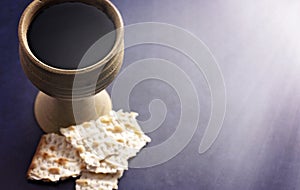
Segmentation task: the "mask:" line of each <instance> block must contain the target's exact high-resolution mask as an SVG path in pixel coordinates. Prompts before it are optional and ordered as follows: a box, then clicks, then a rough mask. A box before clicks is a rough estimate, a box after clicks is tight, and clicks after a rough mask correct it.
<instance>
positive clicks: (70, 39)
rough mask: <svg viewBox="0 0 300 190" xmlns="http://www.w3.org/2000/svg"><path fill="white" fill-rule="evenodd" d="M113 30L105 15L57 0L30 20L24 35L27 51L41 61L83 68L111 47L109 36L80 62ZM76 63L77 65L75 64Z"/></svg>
mask: <svg viewBox="0 0 300 190" xmlns="http://www.w3.org/2000/svg"><path fill="white" fill-rule="evenodd" d="M114 29H115V27H114V24H113V22H112V21H111V20H110V19H109V18H108V16H107V15H106V14H105V13H104V12H102V11H101V10H99V9H97V8H96V7H93V6H90V5H87V4H84V3H77V2H76V3H71V2H70V3H61V4H57V5H53V6H51V7H49V8H46V9H44V10H43V11H41V12H40V13H38V15H37V16H36V17H35V18H34V20H33V22H32V23H31V25H30V27H29V30H28V33H27V38H28V43H29V47H30V49H31V51H32V52H33V54H34V55H35V56H36V57H37V58H38V59H39V60H41V61H42V62H44V63H45V64H47V65H50V66H52V67H56V68H61V69H77V68H84V67H88V66H90V65H93V64H95V63H96V62H98V61H99V60H101V59H103V58H104V57H105V56H106V55H107V54H108V53H109V51H110V50H111V49H112V47H113V45H114V42H115V35H114V37H111V36H112V35H109V36H110V38H108V39H106V40H105V42H104V44H101V46H99V45H98V46H97V48H98V49H97V53H96V55H93V57H91V58H85V59H84V60H88V61H86V62H81V60H82V58H83V56H84V55H85V53H86V52H87V50H88V49H89V48H90V47H91V46H92V45H93V44H94V43H95V42H96V41H97V40H99V39H100V38H101V37H103V36H104V35H105V34H107V33H109V32H111V31H113V30H114ZM79 63H80V66H79Z"/></svg>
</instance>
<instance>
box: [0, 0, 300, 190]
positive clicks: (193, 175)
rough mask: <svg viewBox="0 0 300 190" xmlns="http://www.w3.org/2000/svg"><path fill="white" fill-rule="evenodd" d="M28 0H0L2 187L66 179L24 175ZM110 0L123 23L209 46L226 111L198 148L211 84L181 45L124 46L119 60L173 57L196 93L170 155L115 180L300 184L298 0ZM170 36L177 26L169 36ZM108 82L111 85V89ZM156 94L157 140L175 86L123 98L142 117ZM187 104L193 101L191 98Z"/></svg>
mask: <svg viewBox="0 0 300 190" xmlns="http://www.w3.org/2000/svg"><path fill="white" fill-rule="evenodd" d="M29 2H30V1H29V0H1V2H0V9H1V11H0V39H1V40H0V52H1V56H0V64H1V66H0V89H1V102H0V179H1V189H5V190H15V189H20V190H21V189H32V190H35V189H48V190H50V189H53V190H54V189H64V190H67V189H73V188H74V181H73V180H68V181H67V182H64V183H59V184H52V185H49V184H43V183H33V182H28V181H27V180H26V179H25V173H26V170H27V167H28V165H29V163H30V161H31V158H32V155H33V153H34V151H35V148H36V146H37V143H38V141H39V138H40V135H41V134H42V131H41V130H40V129H39V128H38V126H37V124H36V122H35V119H34V116H33V102H34V98H35V95H36V93H37V89H36V88H35V87H34V86H33V85H32V84H31V83H30V81H29V80H27V78H26V77H25V75H24V74H23V72H22V69H21V66H20V63H19V58H18V49H17V48H18V39H17V24H18V20H19V17H20V15H21V13H22V11H23V10H24V8H25V7H26V6H27V5H28V3H29ZM113 3H115V5H116V6H117V7H118V8H119V9H120V12H121V14H122V15H123V18H124V22H125V24H133V23H137V22H145V21H157V22H166V23H170V24H174V25H177V26H179V27H182V28H185V29H187V30H189V31H190V32H191V33H193V34H195V35H196V36H197V37H199V38H200V39H201V40H203V41H204V42H205V43H206V44H207V46H208V47H209V48H210V49H211V51H212V53H213V54H214V55H215V57H216V59H217V61H218V63H219V65H220V67H221V70H222V72H223V75H224V79H225V83H226V88H227V98H228V104H227V113H226V118H225V121H224V125H223V129H222V131H221V133H220V136H219V138H218V139H217V141H216V142H215V144H214V145H213V146H212V147H211V149H210V150H209V151H208V152H206V153H205V154H203V155H199V154H198V153H197V151H198V146H199V143H200V140H201V137H202V135H203V131H204V129H205V126H206V125H207V122H208V120H209V113H210V109H211V108H210V104H209V101H210V96H209V89H208V86H207V84H206V82H205V79H204V77H203V75H202V74H201V73H198V72H196V69H195V68H194V66H193V64H192V63H191V62H190V61H189V60H188V59H187V58H185V57H184V56H182V55H180V53H178V52H176V51H174V50H172V49H169V48H166V47H160V46H155V45H144V46H138V47H132V48H129V49H127V50H126V52H125V53H126V55H125V60H124V65H123V68H125V67H126V66H127V65H128V64H130V63H132V62H134V61H136V60H139V59H142V58H150V57H158V58H164V59H167V60H170V61H172V62H174V63H176V64H177V65H178V66H179V67H180V68H182V69H183V70H184V71H185V72H187V73H189V75H190V77H191V78H192V80H193V83H194V85H195V86H197V91H198V94H199V98H200V106H201V115H200V123H199V126H198V130H197V132H196V134H195V135H194V137H193V139H192V140H191V142H190V144H189V145H188V146H187V147H186V148H185V149H184V151H182V152H181V153H180V154H179V155H177V156H176V157H175V158H173V159H171V160H170V161H168V162H166V163H164V164H161V165H159V166H155V167H152V168H146V169H130V170H129V171H127V172H126V173H125V176H124V177H123V178H122V179H121V182H120V189H130V190H140V189H149V190H150V189H151V190H154V189H172V190H182V189H188V190H198V189H203V190H233V189H240V190H248V189H249V190H269V189H273V190H296V189H300V148H299V147H300V130H299V127H298V126H299V123H300V117H299V114H300V109H299V108H300V106H299V104H300V63H299V61H300V52H299V50H300V37H299V36H300V35H299V34H300V2H299V1H296V0H286V1H280V0H254V1H250V0H248V1H238V0H210V1H208V0H198V1H197V0H193V1H179V0H164V1H161V0H151V1H147V0H134V1H117V0H114V1H113ZM174 37H175V36H174ZM110 90H111V87H109V88H108V91H110ZM154 98H160V99H162V100H163V101H164V102H165V104H166V106H167V108H168V114H167V118H166V120H165V121H164V122H163V124H162V126H161V127H160V128H159V129H158V130H156V131H154V132H153V133H151V134H149V135H150V136H151V137H152V139H153V142H152V143H151V144H150V145H149V146H152V145H155V144H159V143H161V142H163V141H164V140H165V139H167V138H168V137H169V136H170V135H171V134H172V132H174V130H175V127H176V124H177V122H178V118H179V116H180V115H179V114H180V102H179V98H178V96H177V95H176V93H175V91H174V89H172V88H171V87H170V86H169V85H167V84H165V83H162V82H161V81H157V80H147V81H143V82H141V83H140V84H139V85H137V86H136V88H135V89H134V91H133V92H132V96H131V100H130V105H131V108H132V109H133V110H135V111H138V112H140V113H141V117H140V119H141V120H144V119H147V118H148V117H149V112H148V104H149V102H150V101H151V100H152V99H154ZM191 104H193V102H191Z"/></svg>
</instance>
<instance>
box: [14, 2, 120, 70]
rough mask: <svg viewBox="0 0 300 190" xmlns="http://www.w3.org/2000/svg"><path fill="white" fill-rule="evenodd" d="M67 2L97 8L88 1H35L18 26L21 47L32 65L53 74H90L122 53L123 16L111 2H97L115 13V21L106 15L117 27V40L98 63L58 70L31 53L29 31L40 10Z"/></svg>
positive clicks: (29, 6)
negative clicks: (119, 52) (28, 38)
mask: <svg viewBox="0 0 300 190" xmlns="http://www.w3.org/2000/svg"><path fill="white" fill-rule="evenodd" d="M65 2H81V3H85V4H88V5H91V6H95V5H94V4H95V3H93V2H88V1H87V0H63V1H58V2H57V3H56V0H33V2H31V3H30V4H29V5H28V6H27V8H26V9H25V10H24V12H23V14H22V16H21V19H20V22H19V26H18V37H19V46H20V47H21V48H23V49H24V50H25V52H24V53H26V54H27V56H28V58H29V59H30V61H31V62H32V63H34V64H35V65H37V66H39V67H41V68H42V69H45V70H47V71H49V72H52V73H57V74H66V75H74V74H82V73H87V72H90V71H92V70H94V69H97V68H99V67H101V66H103V65H104V64H106V63H107V62H108V61H109V60H110V59H111V58H112V57H113V56H115V54H116V53H118V51H120V50H119V48H120V44H121V43H123V37H124V23H123V19H122V16H121V14H120V12H119V11H118V9H117V8H116V7H115V5H113V4H112V3H111V2H110V1H109V0H96V2H101V3H104V4H105V5H106V6H108V7H109V8H110V11H113V14H115V15H116V16H115V17H114V19H112V18H111V15H108V14H107V13H105V14H107V15H108V16H109V17H110V19H111V20H112V22H113V23H114V25H115V31H116V39H115V43H114V45H113V47H112V49H111V50H110V51H109V53H108V54H107V55H106V56H105V57H104V58H103V59H101V60H100V61H98V62H97V63H95V64H93V65H90V66H88V67H83V68H79V69H62V68H57V67H52V66H50V65H47V64H46V63H44V62H43V61H41V60H39V59H38V58H37V57H36V56H35V55H34V54H33V52H32V51H31V49H30V47H29V44H28V40H27V31H28V28H29V26H30V24H31V22H32V20H33V19H34V17H35V16H36V14H38V12H39V11H40V10H42V9H44V8H46V7H47V5H51V4H53V5H55V4H61V3H65ZM95 7H96V6H95Z"/></svg>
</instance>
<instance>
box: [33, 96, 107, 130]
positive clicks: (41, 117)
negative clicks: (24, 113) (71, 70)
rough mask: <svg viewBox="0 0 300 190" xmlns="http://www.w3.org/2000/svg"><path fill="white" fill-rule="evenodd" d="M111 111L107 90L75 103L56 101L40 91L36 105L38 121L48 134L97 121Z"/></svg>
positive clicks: (74, 101)
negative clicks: (63, 128)
mask: <svg viewBox="0 0 300 190" xmlns="http://www.w3.org/2000/svg"><path fill="white" fill-rule="evenodd" d="M111 110H112V103H111V99H110V97H109V94H108V93H107V91H106V90H103V91H101V92H99V93H98V94H96V95H95V96H92V97H88V98H84V99H80V100H73V101H71V100H62V99H56V98H53V97H51V96H48V95H47V94H45V93H43V92H41V91H40V92H39V93H38V95H37V97H36V99H35V105H34V113H35V118H36V121H37V122H38V124H39V126H40V128H41V129H42V130H43V131H44V132H46V133H52V132H54V133H59V129H60V128H62V127H69V126H71V125H75V124H80V123H83V122H86V121H90V120H94V119H97V118H98V117H99V116H101V115H106V114H109V112H110V111H111Z"/></svg>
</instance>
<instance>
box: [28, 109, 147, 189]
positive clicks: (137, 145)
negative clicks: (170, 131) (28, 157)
mask: <svg viewBox="0 0 300 190" xmlns="http://www.w3.org/2000/svg"><path fill="white" fill-rule="evenodd" d="M136 116H137V113H133V112H131V113H124V112H122V111H121V110H120V111H118V112H114V111H112V112H111V113H110V115H106V116H102V117H100V118H99V119H97V120H96V121H90V122H86V123H83V124H81V125H76V126H71V127H68V128H62V129H61V133H62V134H63V135H64V136H60V135H57V134H46V135H44V136H43V137H42V138H41V141H40V143H39V146H38V148H37V151H36V153H35V156H34V158H33V160H32V163H31V166H30V168H29V170H28V178H29V179H33V180H44V181H53V182H55V181H58V180H62V179H66V178H68V177H77V176H79V175H81V177H80V179H77V181H76V189H77V190H89V189H103V190H112V189H117V188H118V179H119V178H120V177H121V176H122V175H123V171H124V170H127V169H128V159H130V158H132V157H134V156H136V154H137V153H138V152H139V151H140V150H141V149H142V148H143V147H144V146H145V145H146V144H147V142H150V141H151V139H150V138H149V137H148V136H146V135H145V134H144V133H143V131H142V130H141V128H140V127H139V125H138V123H137V121H136Z"/></svg>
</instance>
